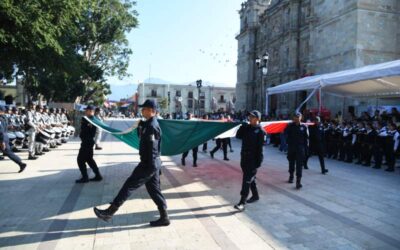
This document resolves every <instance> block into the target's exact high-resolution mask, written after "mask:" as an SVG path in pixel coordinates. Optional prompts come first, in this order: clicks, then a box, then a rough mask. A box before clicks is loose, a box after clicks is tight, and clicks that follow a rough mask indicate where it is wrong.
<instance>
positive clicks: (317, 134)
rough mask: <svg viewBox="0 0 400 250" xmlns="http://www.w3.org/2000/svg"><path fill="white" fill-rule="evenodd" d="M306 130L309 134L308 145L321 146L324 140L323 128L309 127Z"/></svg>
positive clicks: (319, 126) (320, 126)
mask: <svg viewBox="0 0 400 250" xmlns="http://www.w3.org/2000/svg"><path fill="white" fill-rule="evenodd" d="M308 129H309V132H310V143H312V144H314V145H315V146H320V145H323V144H324V140H325V128H324V127H323V126H322V125H321V124H320V125H318V126H317V125H313V126H310V127H309V128H308Z"/></svg>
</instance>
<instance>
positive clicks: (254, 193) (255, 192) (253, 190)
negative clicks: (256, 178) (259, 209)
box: [247, 182, 260, 203]
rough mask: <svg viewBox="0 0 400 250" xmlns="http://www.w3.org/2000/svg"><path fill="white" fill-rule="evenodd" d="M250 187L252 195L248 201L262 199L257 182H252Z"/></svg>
mask: <svg viewBox="0 0 400 250" xmlns="http://www.w3.org/2000/svg"><path fill="white" fill-rule="evenodd" d="M250 188H251V193H252V196H251V197H250V199H248V200H247V203H253V202H256V201H258V200H259V199H260V196H259V195H258V190H257V186H256V184H255V182H254V183H252V185H251V187H250Z"/></svg>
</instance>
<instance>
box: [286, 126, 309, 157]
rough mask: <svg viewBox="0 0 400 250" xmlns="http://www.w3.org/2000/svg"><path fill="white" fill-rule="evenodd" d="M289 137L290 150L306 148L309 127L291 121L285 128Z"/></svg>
mask: <svg viewBox="0 0 400 250" xmlns="http://www.w3.org/2000/svg"><path fill="white" fill-rule="evenodd" d="M285 135H286V138H287V144H288V151H296V150H297V149H303V150H304V149H306V148H307V146H308V133H307V127H306V126H305V125H304V124H299V125H297V124H296V123H294V122H292V123H289V124H288V126H287V128H286V129H285Z"/></svg>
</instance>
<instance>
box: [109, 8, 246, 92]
mask: <svg viewBox="0 0 400 250" xmlns="http://www.w3.org/2000/svg"><path fill="white" fill-rule="evenodd" d="M243 1H244V0H138V1H137V6H136V9H137V11H138V12H139V17H138V19H139V27H138V28H137V29H134V30H133V31H132V32H131V33H130V34H128V38H129V43H130V47H131V49H132V50H133V54H132V56H131V60H130V65H129V73H130V74H131V75H132V76H131V77H129V78H126V79H124V80H122V81H120V80H118V79H116V78H110V79H109V81H108V82H109V83H110V84H112V85H123V84H130V83H134V84H137V83H138V82H142V81H144V80H145V79H147V78H149V74H150V76H151V78H160V79H163V80H165V81H168V82H172V83H186V82H187V83H189V82H195V81H196V80H197V79H202V80H203V81H210V82H213V83H220V84H226V85H229V86H234V85H235V84H236V60H237V42H236V39H235V35H236V33H237V32H238V31H239V28H240V27H239V23H240V22H239V21H240V20H239V14H238V12H237V11H238V10H239V9H240V4H241V3H242V2H243ZM150 65H151V66H150ZM150 68H151V70H150Z"/></svg>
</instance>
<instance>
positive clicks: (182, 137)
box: [85, 117, 291, 156]
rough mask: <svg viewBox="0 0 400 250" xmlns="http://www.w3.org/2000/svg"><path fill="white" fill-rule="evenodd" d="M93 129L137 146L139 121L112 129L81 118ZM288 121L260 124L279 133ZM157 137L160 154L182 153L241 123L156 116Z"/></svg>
mask: <svg viewBox="0 0 400 250" xmlns="http://www.w3.org/2000/svg"><path fill="white" fill-rule="evenodd" d="M85 119H87V120H88V121H89V122H90V123H92V124H93V125H94V126H96V127H97V128H100V129H102V130H103V131H105V132H107V133H110V134H112V135H113V136H114V137H116V138H118V139H119V140H121V141H122V142H124V143H126V144H127V145H129V146H130V147H133V148H136V149H139V137H138V134H137V126H138V124H139V121H140V120H134V121H133V123H132V126H131V127H130V128H128V129H127V130H125V131H121V130H118V129H114V128H111V127H109V126H108V125H107V124H105V123H103V122H102V121H100V120H98V119H96V118H95V117H93V118H91V119H89V118H88V117H85ZM290 122H291V121H276V122H262V123H261V127H262V128H263V129H264V130H265V132H266V133H268V134H273V133H282V132H283V131H284V130H285V128H286V126H287V124H289V123H290ZM158 123H159V124H160V127H161V131H162V137H161V155H165V156H171V155H177V154H182V153H184V152H186V151H189V150H191V149H192V148H194V147H197V146H199V145H201V144H203V143H205V142H207V141H209V140H211V139H213V138H229V137H235V136H236V132H237V130H238V129H239V127H240V126H241V124H242V123H238V122H222V121H202V120H193V121H187V120H162V119H159V120H158Z"/></svg>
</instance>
